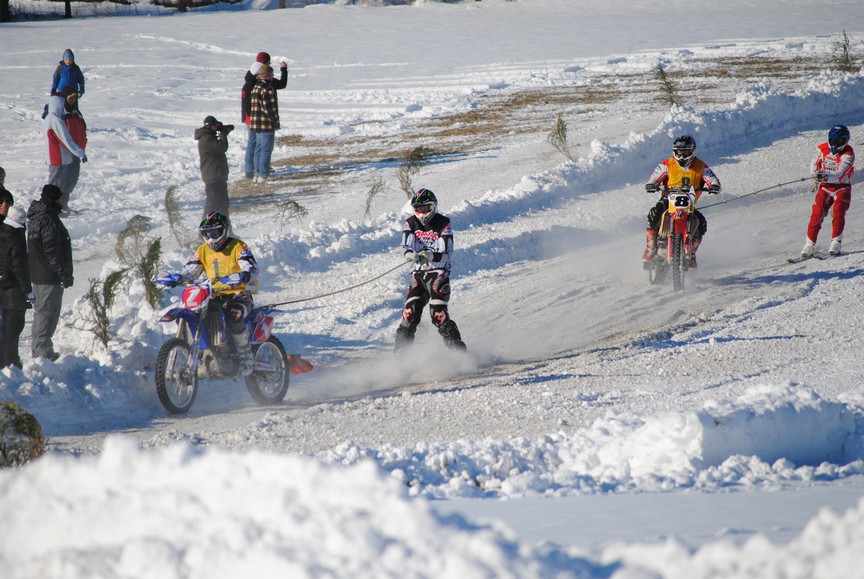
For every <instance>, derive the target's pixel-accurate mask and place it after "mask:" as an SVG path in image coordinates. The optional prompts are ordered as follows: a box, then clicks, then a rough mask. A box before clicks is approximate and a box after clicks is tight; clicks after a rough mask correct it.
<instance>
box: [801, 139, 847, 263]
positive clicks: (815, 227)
mask: <svg viewBox="0 0 864 579" xmlns="http://www.w3.org/2000/svg"><path fill="white" fill-rule="evenodd" d="M849 136H850V135H849V129H848V128H847V127H846V126H844V125H834V126H833V127H831V130H830V131H828V141H827V142H825V143H822V144H821V145H819V153H818V154H817V155H816V158H815V159H814V160H813V163H812V164H811V169H812V171H813V178H814V179H815V180H816V182H817V184H818V189H817V191H816V199H815V200H814V201H813V210H812V211H811V212H810V223H809V225H808V226H807V241H806V242H805V243H804V249H802V250H801V256H802V257H805V258H807V257H812V256H813V253H814V252H815V251H816V239H817V237H818V236H819V230H820V229H822V220H823V219H825V216H826V215H828V211H830V210H831V209H832V207H833V216H832V219H831V246H830V248H829V249H828V254H829V255H838V254H839V253H840V244H841V243H842V241H843V229H844V228H845V226H846V211H847V210H848V209H849V205H850V204H851V202H852V177H853V176H854V175H855V151H853V150H852V146H851V145H849Z"/></svg>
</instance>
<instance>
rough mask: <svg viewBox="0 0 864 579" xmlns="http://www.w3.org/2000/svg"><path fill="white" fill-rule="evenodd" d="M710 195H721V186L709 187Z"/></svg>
mask: <svg viewBox="0 0 864 579" xmlns="http://www.w3.org/2000/svg"><path fill="white" fill-rule="evenodd" d="M708 193H711V194H712V195H716V194H718V193H720V185H711V186H710V187H708Z"/></svg>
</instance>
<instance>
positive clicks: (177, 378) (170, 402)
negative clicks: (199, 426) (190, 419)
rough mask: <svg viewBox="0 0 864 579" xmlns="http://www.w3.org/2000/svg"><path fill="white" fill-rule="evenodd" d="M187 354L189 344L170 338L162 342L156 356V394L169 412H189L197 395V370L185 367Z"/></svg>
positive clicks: (188, 353)
mask: <svg viewBox="0 0 864 579" xmlns="http://www.w3.org/2000/svg"><path fill="white" fill-rule="evenodd" d="M189 356H190V349H189V344H187V343H186V342H185V341H184V340H181V339H180V338H172V339H170V340H168V341H167V342H165V343H164V344H162V348H160V349H159V356H157V358H156V394H158V395H159V402H161V403H162V406H163V407H164V408H165V410H167V411H168V412H170V413H171V414H185V413H186V412H189V409H190V408H192V403H193V402H195V397H196V396H197V395H198V375H197V372H189V371H188V369H187V366H188V361H189Z"/></svg>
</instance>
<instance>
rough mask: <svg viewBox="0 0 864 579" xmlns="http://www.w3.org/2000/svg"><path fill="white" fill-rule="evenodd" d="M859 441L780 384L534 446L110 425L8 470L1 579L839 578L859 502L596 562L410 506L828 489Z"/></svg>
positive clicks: (847, 407) (0, 483)
mask: <svg viewBox="0 0 864 579" xmlns="http://www.w3.org/2000/svg"><path fill="white" fill-rule="evenodd" d="M862 439H864V396H862V395H861V394H860V393H858V394H855V395H851V394H850V395H849V397H848V398H847V399H845V401H828V400H822V399H820V398H819V397H818V396H817V395H816V394H815V393H814V392H813V391H811V390H809V389H807V388H804V387H796V386H794V385H791V384H786V385H782V386H773V387H772V386H765V387H763V388H761V389H758V391H754V392H752V393H751V394H748V395H747V396H746V397H743V398H742V399H740V400H737V401H729V402H709V403H706V405H705V407H704V408H703V410H702V411H700V412H697V413H690V414H687V413H680V412H670V413H664V414H658V415H655V416H647V417H638V416H629V417H628V416H620V415H617V416H608V417H606V418H604V419H601V420H598V421H597V422H596V423H595V424H593V425H592V426H591V427H590V428H588V429H584V430H582V431H577V432H575V433H574V434H572V435H564V434H561V435H557V436H550V437H547V438H545V439H544V440H537V441H529V440H513V441H510V442H509V443H500V442H493V441H489V442H487V443H485V444H484V443H470V442H464V443H456V444H452V445H442V446H435V445H428V444H424V445H422V446H418V447H417V448H414V449H395V448H385V449H383V450H380V451H372V450H368V449H360V448H356V447H354V446H352V445H350V444H346V445H343V446H342V447H340V448H339V449H336V450H333V451H330V452H327V453H324V455H323V456H321V457H318V458H316V457H306V456H278V455H270V454H264V453H261V452H257V451H256V452H249V453H245V454H237V453H230V452H227V451H226V450H224V449H220V448H208V449H201V448H196V447H194V446H192V445H189V444H186V443H182V444H175V445H173V446H169V447H166V448H162V449H159V450H145V449H142V448H140V447H139V446H138V445H137V444H136V443H135V442H133V441H132V440H131V439H129V438H126V437H123V436H110V437H109V438H108V439H107V440H106V444H105V447H104V449H103V451H102V453H101V454H100V455H99V456H98V457H82V458H73V457H64V456H59V455H52V456H47V457H45V458H43V459H41V460H39V461H36V462H35V463H33V464H31V465H30V466H28V467H27V468H26V469H22V470H18V471H0V496H2V497H4V500H3V501H2V503H0V520H3V521H4V536H5V538H4V540H3V542H2V544H0V574H2V576H4V577H8V578H13V577H36V576H56V577H60V576H62V577H66V578H73V577H92V576H93V572H94V571H98V575H99V576H103V577H121V576H152V577H160V578H166V577H236V576H239V575H246V576H248V575H250V574H254V575H256V576H262V577H265V576H266V577H271V576H273V577H275V576H281V577H285V576H290V577H321V576H334V577H335V576H342V577H549V576H561V577H565V576H566V577H609V576H610V575H611V574H612V572H613V571H614V572H615V574H616V575H617V574H618V573H619V572H621V573H623V572H624V571H626V570H630V571H632V572H634V573H636V574H634V575H632V576H635V577H643V576H644V577H649V576H653V575H651V571H652V570H653V571H655V572H661V571H662V573H663V576H664V577H682V578H683V577H687V578H693V577H709V576H716V573H717V572H718V570H719V571H721V575H723V576H731V575H735V576H742V577H759V576H762V577H764V576H775V577H779V576H797V577H838V576H841V575H843V574H842V573H841V574H838V572H839V570H845V572H846V573H847V574H846V575H843V576H848V571H849V570H850V569H854V566H853V565H852V562H853V561H854V560H856V558H857V557H858V556H859V553H860V552H861V551H862V550H864V500H862V501H861V502H859V503H858V505H857V507H856V508H853V509H850V510H848V511H847V512H846V513H844V514H843V515H837V514H834V513H832V512H830V511H828V510H824V511H822V512H820V513H819V514H818V515H817V516H816V517H815V518H814V519H813V520H812V521H811V522H810V523H809V524H808V525H807V527H806V528H805V529H804V531H803V533H802V534H801V536H800V537H798V538H797V539H795V540H793V541H792V542H791V543H790V544H789V545H785V546H778V545H774V544H772V543H770V542H769V541H768V540H767V539H765V538H764V537H761V536H758V535H757V536H756V537H754V538H752V539H751V540H749V541H748V542H746V543H745V544H743V545H741V546H736V545H735V544H734V543H733V542H731V541H730V542H725V541H719V542H715V543H711V544H709V545H706V546H704V547H702V548H700V549H698V550H691V549H689V548H687V547H685V546H684V545H682V544H680V543H678V542H676V541H674V540H667V541H665V542H661V543H657V544H641V545H632V546H616V545H613V546H609V547H606V548H605V549H604V551H603V553H602V556H601V557H600V560H597V559H594V558H591V557H589V556H587V555H586V554H584V553H583V554H579V553H576V552H575V551H571V552H565V551H562V550H559V549H557V548H554V547H550V546H545V547H544V546H540V547H533V546H529V545H527V544H525V543H519V542H518V541H517V540H516V539H514V537H515V535H514V534H513V533H512V532H510V531H509V530H507V529H502V528H494V527H484V526H478V525H475V524H472V523H469V522H467V521H466V520H465V519H463V518H462V517H460V516H443V515H440V514H437V513H436V512H435V511H434V510H432V509H431V508H430V505H429V503H428V502H427V501H422V500H421V501H418V500H417V499H415V498H411V497H412V496H413V495H417V494H424V495H432V496H437V497H457V496H478V495H484V494H485V495H486V496H515V495H531V494H538V493H541V494H546V495H553V496H561V495H565V494H578V493H602V492H615V491H618V490H632V489H634V488H636V489H640V490H656V491H663V490H672V489H675V488H680V487H692V488H697V489H700V490H702V491H706V492H708V491H717V490H721V489H722V490H728V489H729V488H730V487H736V486H750V485H757V484H772V483H774V484H782V483H784V482H790V481H814V480H832V479H837V478H842V477H844V476H850V475H854V474H862V473H864V460H862V458H864V445H862ZM334 463H342V464H334ZM349 463H350V464H349ZM388 473H389V476H388ZM21 505H27V508H26V509H22V508H20V507H21ZM817 539H818V540H817ZM95 561H98V564H97V563H94V562H95ZM94 564H95V565H96V566H95V567H94ZM142 569H148V571H147V572H146V573H144V574H143V575H142V572H141V570H142ZM627 576H631V575H627Z"/></svg>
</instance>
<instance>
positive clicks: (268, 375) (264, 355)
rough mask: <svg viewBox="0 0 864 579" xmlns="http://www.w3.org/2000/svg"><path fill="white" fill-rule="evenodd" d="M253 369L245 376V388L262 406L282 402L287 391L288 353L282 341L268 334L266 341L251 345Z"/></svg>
mask: <svg viewBox="0 0 864 579" xmlns="http://www.w3.org/2000/svg"><path fill="white" fill-rule="evenodd" d="M252 354H253V355H254V356H255V370H254V371H253V372H252V374H250V375H249V376H247V377H246V389H247V390H249V394H250V395H251V396H252V399H253V400H255V402H257V403H258V404H261V405H262V406H270V405H273V404H278V403H279V402H282V400H283V399H284V398H285V394H287V393H288V376H289V373H288V355H287V354H286V353H285V348H284V347H283V346H282V342H280V341H279V338H277V337H276V336H270V337H269V338H268V339H267V341H266V342H262V343H261V344H257V345H255V346H252Z"/></svg>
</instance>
